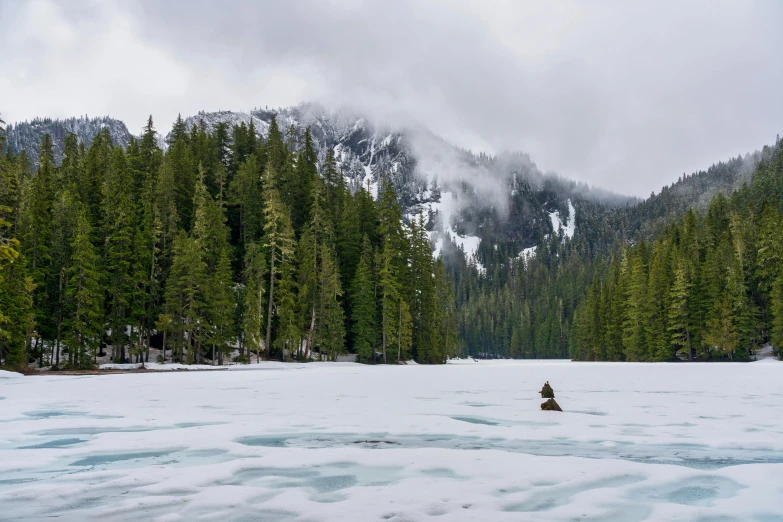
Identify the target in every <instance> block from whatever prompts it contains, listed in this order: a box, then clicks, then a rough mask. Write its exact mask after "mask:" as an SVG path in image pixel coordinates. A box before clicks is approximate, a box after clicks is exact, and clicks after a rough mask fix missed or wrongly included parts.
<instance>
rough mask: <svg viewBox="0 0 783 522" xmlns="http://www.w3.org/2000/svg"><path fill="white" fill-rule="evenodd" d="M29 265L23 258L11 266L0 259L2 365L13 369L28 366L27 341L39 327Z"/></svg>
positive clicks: (0, 357) (11, 263)
mask: <svg viewBox="0 0 783 522" xmlns="http://www.w3.org/2000/svg"><path fill="white" fill-rule="evenodd" d="M26 263H27V260H26V258H25V257H24V256H22V255H20V256H17V257H16V258H15V259H14V261H13V262H10V263H4V262H3V260H2V259H0V277H2V284H0V316H1V317H0V364H2V363H5V366H7V367H8V368H10V369H20V368H25V367H26V366H27V361H28V353H27V338H28V336H29V335H30V332H31V331H32V330H33V326H34V325H35V315H34V306H33V290H34V288H35V283H34V282H33V278H32V277H31V276H30V275H29V272H28V270H27V264H26Z"/></svg>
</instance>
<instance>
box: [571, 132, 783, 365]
mask: <svg viewBox="0 0 783 522" xmlns="http://www.w3.org/2000/svg"><path fill="white" fill-rule="evenodd" d="M575 324H576V328H575V331H574V339H573V343H572V347H571V355H572V357H573V358H575V359H583V360H627V361H668V360H673V359H676V358H681V359H687V360H715V359H727V360H748V359H749V358H751V356H752V355H753V351H754V350H755V349H756V348H758V347H761V346H764V345H765V344H768V343H769V344H772V345H773V347H775V348H776V349H777V350H778V351H780V348H781V347H783V147H781V143H780V142H778V144H777V147H776V149H775V152H774V154H768V155H767V157H766V158H765V159H763V160H762V161H761V162H760V163H759V164H758V165H757V167H756V170H755V172H754V175H753V177H752V180H751V182H750V183H746V184H744V185H743V186H742V187H741V188H740V189H739V190H737V191H735V192H733V193H732V194H731V195H730V196H729V197H728V198H727V197H724V196H723V195H722V194H720V195H718V196H716V197H715V198H714V199H713V200H712V202H711V203H710V205H709V208H708V209H707V212H706V213H705V214H704V215H701V214H700V213H697V212H695V211H693V210H692V209H691V210H689V211H687V212H686V214H685V216H683V217H682V218H680V219H678V220H676V221H675V222H673V223H671V224H669V225H668V226H666V228H665V229H664V230H663V231H662V232H661V233H660V234H658V235H657V236H656V237H655V238H654V240H653V242H652V243H648V242H645V241H640V242H638V243H636V244H632V245H630V246H627V247H626V248H623V249H621V250H619V251H617V252H615V254H614V255H613V256H612V259H611V262H610V263H609V264H608V267H607V269H606V270H605V271H604V272H603V273H601V274H600V276H598V277H596V278H595V279H594V281H593V283H592V285H591V286H590V288H589V290H588V293H587V297H586V299H585V301H584V303H583V304H582V305H580V307H579V308H578V309H577V311H576V317H575Z"/></svg>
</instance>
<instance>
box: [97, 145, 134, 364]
mask: <svg viewBox="0 0 783 522" xmlns="http://www.w3.org/2000/svg"><path fill="white" fill-rule="evenodd" d="M132 186H133V180H132V179H131V177H130V173H129V172H128V166H127V162H126V157H125V153H124V152H123V151H122V149H121V148H119V147H118V148H115V149H114V151H113V153H112V164H111V168H110V169H109V173H108V178H107V181H106V198H105V202H104V215H105V223H106V227H105V248H106V251H105V254H104V255H105V259H106V276H107V283H108V284H107V291H108V297H109V300H108V303H107V308H108V309H107V313H108V324H109V328H110V329H111V332H112V349H113V356H112V360H114V361H115V362H125V360H126V351H125V348H126V327H130V328H131V329H133V328H134V326H135V325H134V324H133V323H132V322H131V321H132V319H133V317H132V311H133V308H132V305H133V297H134V293H135V292H134V277H133V276H134V274H133V266H134V263H135V256H134V251H133V246H134V236H135V231H136V225H137V223H136V217H137V216H136V212H135V206H134V202H133V200H132V192H131V190H132ZM129 333H130V335H131V338H132V334H133V332H129Z"/></svg>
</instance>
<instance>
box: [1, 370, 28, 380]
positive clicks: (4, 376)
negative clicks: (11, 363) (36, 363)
mask: <svg viewBox="0 0 783 522" xmlns="http://www.w3.org/2000/svg"><path fill="white" fill-rule="evenodd" d="M16 377H23V375H22V374H21V373H16V372H9V371H6V370H0V379H14V378H16Z"/></svg>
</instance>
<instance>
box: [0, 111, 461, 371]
mask: <svg viewBox="0 0 783 522" xmlns="http://www.w3.org/2000/svg"><path fill="white" fill-rule="evenodd" d="M0 139H3V141H1V142H0V151H1V152H2V153H1V154H0V174H1V175H0V211H1V213H0V220H1V221H0V234H1V235H0V237H1V238H2V243H0V249H1V250H0V281H1V283H0V362H2V364H3V365H4V366H7V367H9V368H22V367H24V366H25V365H27V364H30V363H34V362H36V361H37V362H38V364H39V365H41V366H47V365H51V366H53V367H56V368H74V369H80V368H91V367H93V366H94V365H95V361H96V357H98V356H99V355H101V356H103V355H104V354H105V351H106V350H110V354H111V360H112V361H115V362H118V363H119V362H149V355H150V346H151V343H153V344H156V345H157V346H158V347H159V348H160V355H159V356H158V357H159V362H164V361H166V362H168V361H173V362H181V363H185V364H189V363H201V364H222V363H223V362H224V361H225V359H226V358H227V357H229V355H230V354H234V355H233V357H234V359H235V360H237V361H238V362H249V361H255V360H261V359H279V360H310V359H313V358H317V359H320V360H335V359H336V357H337V356H338V355H342V354H347V353H354V354H356V355H357V357H358V359H359V360H360V361H362V362H367V363H397V362H400V361H406V360H409V359H412V358H415V360H417V361H419V362H422V363H441V362H444V361H445V360H446V357H447V356H448V355H450V354H452V353H453V352H454V350H455V348H456V346H457V340H456V335H457V325H456V320H457V315H456V309H455V305H454V302H455V301H454V296H453V290H452V288H453V285H452V282H451V279H449V276H448V275H447V272H446V269H445V267H444V264H443V262H442V260H440V259H433V255H432V249H431V246H430V242H429V238H428V236H427V234H426V232H425V229H424V226H425V222H424V216H422V215H413V216H406V217H405V219H404V218H403V214H402V209H401V206H400V204H399V202H398V199H397V195H396V193H395V192H394V190H393V188H392V186H391V183H388V182H384V181H383V180H381V183H380V186H379V188H378V189H377V192H378V193H377V195H376V196H377V197H373V195H371V194H370V192H368V188H367V187H362V186H347V184H346V181H345V178H344V177H343V176H342V175H341V173H340V172H338V170H337V169H336V166H335V161H334V156H333V155H331V154H327V156H326V158H325V159H324V160H323V161H322V162H319V161H318V158H317V157H316V153H315V151H314V148H313V141H312V138H311V134H310V130H309V129H305V130H304V132H303V133H301V135H300V136H297V135H296V134H295V133H294V132H293V131H292V130H290V131H289V130H286V129H279V128H278V126H277V123H276V121H275V120H274V119H273V120H272V124H271V126H270V128H269V132H268V136H267V138H266V139H263V140H262V139H260V138H259V137H258V136H257V134H256V132H255V130H254V128H253V124H252V122H251V123H250V125H249V126H247V125H245V124H244V123H243V124H241V125H237V126H234V127H233V128H229V127H228V126H227V125H224V124H220V125H218V126H217V128H216V129H215V130H214V132H207V131H206V129H205V127H204V126H203V125H201V126H193V127H192V128H191V129H190V130H188V129H187V128H186V126H185V124H184V122H183V121H182V120H181V119H179V120H178V121H177V122H176V123H175V124H174V127H173V130H172V132H171V133H170V134H169V136H168V139H167V143H165V147H164V148H165V151H164V150H163V148H162V147H161V146H160V145H159V137H158V135H157V133H156V130H155V127H154V125H153V121H152V118H151V117H150V118H149V121H148V124H147V126H146V127H145V128H144V131H143V134H142V136H141V137H140V138H139V139H131V140H130V142H129V143H128V144H127V146H126V147H122V146H120V145H118V144H116V143H113V141H112V137H111V135H110V133H109V130H108V128H104V130H103V131H102V132H101V133H99V134H98V135H97V136H95V137H94V139H93V140H92V142H91V144H90V145H89V147H86V146H85V145H84V143H83V142H80V141H79V140H77V137H76V135H75V134H73V133H70V134H68V135H67V136H66V137H65V138H64V144H63V148H62V149H63V150H62V161H61V162H59V163H57V162H55V157H54V144H53V139H52V136H50V135H49V134H45V135H44V137H43V140H42V142H41V144H40V149H39V151H40V152H39V156H38V159H37V164H36V165H35V166H33V163H32V161H31V159H30V158H29V156H28V155H27V154H26V153H25V152H22V153H20V154H18V155H15V154H11V153H10V152H9V150H8V148H7V147H5V137H4V134H3V133H1V132H0Z"/></svg>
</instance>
